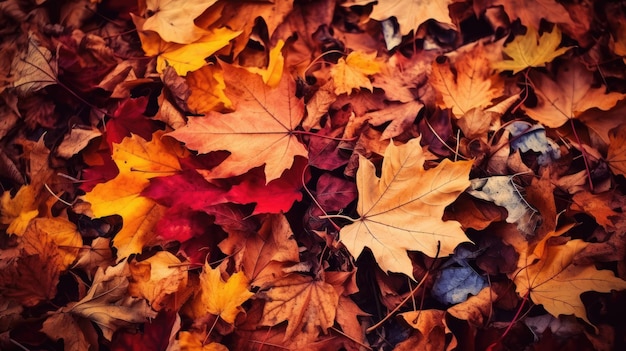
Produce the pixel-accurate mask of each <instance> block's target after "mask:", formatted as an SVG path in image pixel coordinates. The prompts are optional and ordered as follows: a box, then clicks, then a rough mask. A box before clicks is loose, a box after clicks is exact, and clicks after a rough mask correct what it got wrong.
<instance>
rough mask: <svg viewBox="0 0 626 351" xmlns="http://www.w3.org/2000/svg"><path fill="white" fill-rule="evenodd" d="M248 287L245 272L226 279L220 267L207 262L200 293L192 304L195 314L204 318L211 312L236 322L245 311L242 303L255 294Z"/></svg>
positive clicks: (228, 320)
mask: <svg viewBox="0 0 626 351" xmlns="http://www.w3.org/2000/svg"><path fill="white" fill-rule="evenodd" d="M248 287H249V281H248V278H247V277H246V275H245V274H244V273H243V272H237V273H234V274H233V275H231V276H230V277H228V279H227V280H226V281H224V280H222V275H221V273H220V270H219V268H215V269H213V268H211V266H210V265H209V264H208V263H205V264H204V267H203V269H202V273H200V293H199V294H197V295H196V296H194V298H193V300H192V302H191V305H190V308H191V309H192V313H193V316H194V317H196V318H202V319H203V318H206V315H207V314H208V313H210V314H212V315H215V316H218V317H219V318H221V319H223V320H224V321H225V322H226V323H230V324H233V323H235V318H236V317H237V315H238V314H239V313H240V312H242V311H243V308H242V307H241V304H243V303H244V302H246V301H247V300H248V299H249V298H251V297H252V296H253V295H254V293H252V292H250V291H249V290H248ZM196 322H197V321H196Z"/></svg>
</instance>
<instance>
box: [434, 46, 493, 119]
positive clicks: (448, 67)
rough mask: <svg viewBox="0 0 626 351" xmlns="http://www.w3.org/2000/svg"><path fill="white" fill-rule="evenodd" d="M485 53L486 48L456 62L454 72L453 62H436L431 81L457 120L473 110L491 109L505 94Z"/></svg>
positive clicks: (478, 47) (482, 47)
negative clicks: (494, 102) (492, 101)
mask: <svg viewBox="0 0 626 351" xmlns="http://www.w3.org/2000/svg"><path fill="white" fill-rule="evenodd" d="M485 51H486V50H484V46H483V45H482V44H481V45H477V46H475V48H474V49H472V50H471V51H469V52H467V53H464V54H462V55H461V56H460V57H458V58H457V59H456V61H455V62H454V68H455V69H454V70H453V69H452V63H450V61H449V60H446V61H445V62H443V63H438V62H436V61H435V62H433V70H432V73H431V75H430V79H429V81H430V82H431V83H432V85H433V87H434V88H435V89H436V90H437V92H438V93H439V94H438V95H439V96H440V98H439V100H440V102H439V105H440V107H442V108H451V109H452V113H453V114H454V116H456V117H457V118H461V117H462V116H463V115H465V114H466V113H467V112H469V111H470V110H471V109H474V108H483V107H487V106H489V105H490V104H491V100H493V99H494V98H496V97H499V96H502V94H503V91H504V84H503V81H502V79H501V78H500V77H499V76H497V75H493V74H492V68H491V64H490V59H489V56H488V55H487V54H486V53H485Z"/></svg>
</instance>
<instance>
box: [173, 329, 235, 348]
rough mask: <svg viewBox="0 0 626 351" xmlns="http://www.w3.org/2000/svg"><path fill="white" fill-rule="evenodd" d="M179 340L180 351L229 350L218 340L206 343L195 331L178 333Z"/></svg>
mask: <svg viewBox="0 0 626 351" xmlns="http://www.w3.org/2000/svg"><path fill="white" fill-rule="evenodd" d="M178 342H179V345H180V351H228V348H227V347H226V346H224V345H222V344H219V343H216V342H210V343H208V344H205V343H204V340H201V339H200V338H199V337H198V336H196V335H195V334H194V333H190V332H186V331H183V332H180V333H179V334H178Z"/></svg>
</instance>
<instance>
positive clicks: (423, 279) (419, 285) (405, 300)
mask: <svg viewBox="0 0 626 351" xmlns="http://www.w3.org/2000/svg"><path fill="white" fill-rule="evenodd" d="M429 274H430V271H426V274H424V277H422V279H421V280H420V282H419V283H418V284H417V286H416V287H415V288H413V290H411V291H410V292H409V295H408V296H407V297H405V298H404V300H402V302H400V303H399V304H398V306H396V308H394V309H393V311H391V312H389V313H388V314H387V315H386V316H385V318H383V319H381V320H380V321H379V322H378V323H376V324H374V325H373V326H371V327H369V328H367V329H365V332H366V333H371V332H372V331H374V330H375V329H377V328H378V327H380V326H381V325H382V324H383V323H385V322H386V321H387V320H388V319H389V318H391V316H393V315H394V314H395V313H396V312H398V310H399V309H400V307H402V306H403V305H404V304H405V303H406V302H407V301H409V300H410V299H411V298H412V297H413V294H415V293H416V292H417V290H418V289H419V288H420V287H421V286H422V285H423V284H424V282H425V281H426V278H428V276H429Z"/></svg>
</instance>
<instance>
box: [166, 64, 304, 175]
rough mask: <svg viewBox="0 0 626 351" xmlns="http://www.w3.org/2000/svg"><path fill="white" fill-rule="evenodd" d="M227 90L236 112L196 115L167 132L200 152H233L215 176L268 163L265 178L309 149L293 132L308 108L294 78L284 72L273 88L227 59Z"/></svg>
mask: <svg viewBox="0 0 626 351" xmlns="http://www.w3.org/2000/svg"><path fill="white" fill-rule="evenodd" d="M222 66H223V69H224V81H225V82H226V95H227V96H228V97H229V98H230V99H231V100H232V101H233V104H234V105H235V112H232V113H227V114H221V113H217V112H210V113H209V114H208V115H207V116H205V117H193V118H190V119H189V122H188V123H187V125H186V126H185V127H182V128H179V129H177V130H175V131H173V132H171V133H169V135H171V136H173V137H174V138H176V139H178V140H180V141H182V142H184V143H185V144H186V146H187V147H188V148H190V149H192V150H197V151H198V152H200V153H208V152H211V151H218V150H225V151H229V152H230V155H229V156H228V157H227V158H226V160H224V162H222V163H221V164H220V165H218V166H217V167H215V168H213V169H212V170H211V172H210V177H212V178H228V177H232V176H235V175H240V174H243V173H245V172H246V171H248V170H250V169H252V168H254V167H258V166H261V165H263V164H265V182H266V183H268V182H270V181H272V180H274V179H277V178H279V177H280V176H281V174H282V173H283V171H284V170H285V169H288V168H290V167H291V166H292V165H293V162H294V157H295V156H303V157H307V151H306V148H305V147H304V145H303V144H301V143H300V141H299V140H298V138H297V136H296V135H295V134H294V130H295V128H296V127H297V126H298V125H299V124H300V122H301V121H302V118H303V114H304V103H303V102H302V100H301V99H298V98H297V97H296V95H295V81H294V80H293V79H292V78H291V77H290V76H289V75H286V74H285V75H283V77H282V79H281V81H280V83H279V84H278V86H277V87H276V88H274V89H272V88H270V87H269V86H267V85H266V84H265V83H264V82H263V79H262V78H261V77H260V76H259V75H257V74H254V73H250V72H248V71H247V70H245V69H243V68H236V67H232V66H230V65H227V64H223V65H222Z"/></svg>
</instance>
